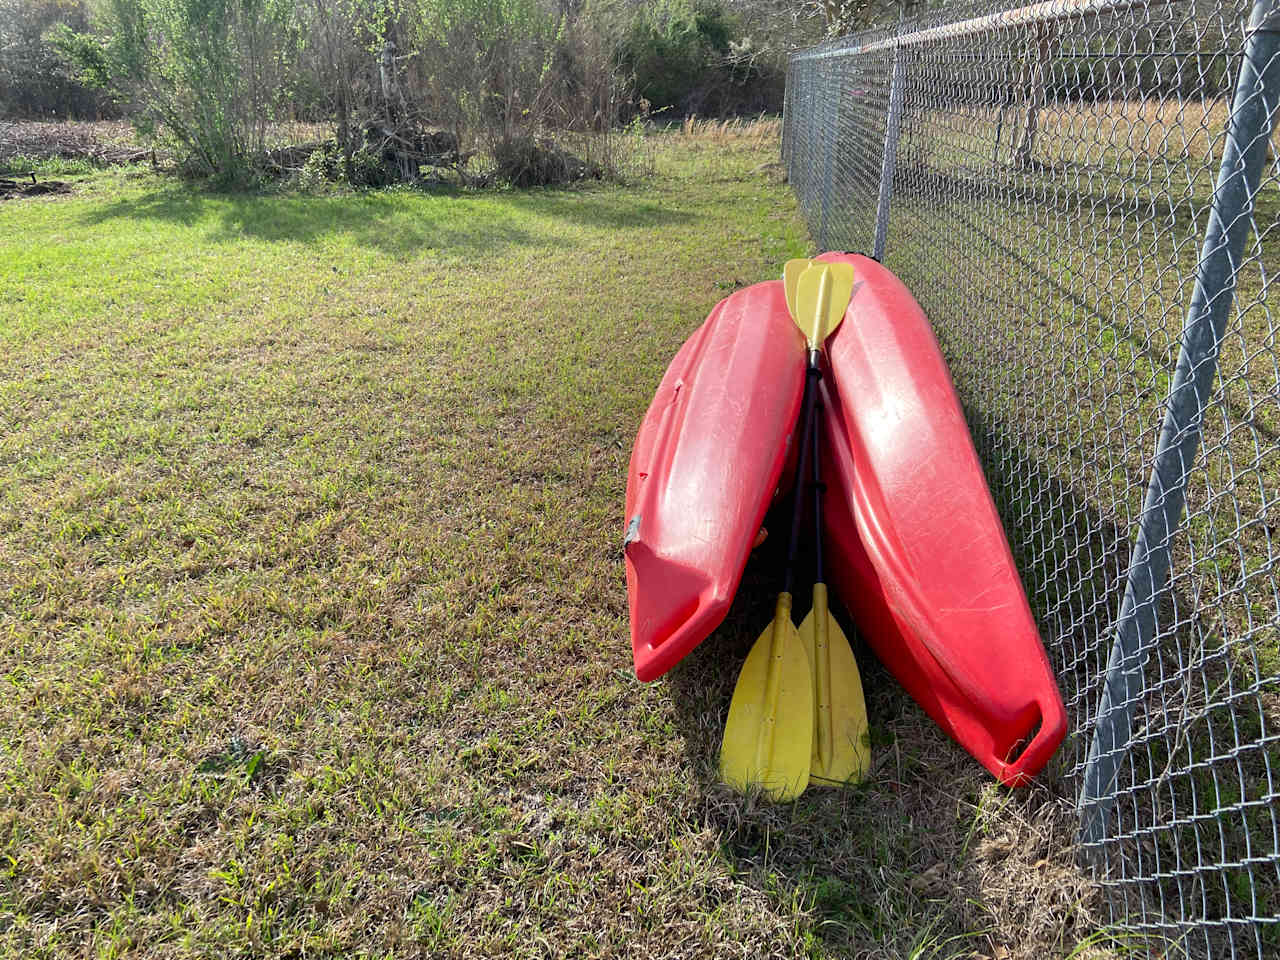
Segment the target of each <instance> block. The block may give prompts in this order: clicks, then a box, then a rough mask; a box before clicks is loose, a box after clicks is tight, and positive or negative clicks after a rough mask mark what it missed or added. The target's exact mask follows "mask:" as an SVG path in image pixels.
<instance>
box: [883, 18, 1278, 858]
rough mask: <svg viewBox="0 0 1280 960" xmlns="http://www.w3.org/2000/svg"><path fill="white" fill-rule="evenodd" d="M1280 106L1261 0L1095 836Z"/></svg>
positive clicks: (1133, 600) (1136, 552)
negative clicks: (1275, 117) (1276, 114)
mask: <svg viewBox="0 0 1280 960" xmlns="http://www.w3.org/2000/svg"><path fill="white" fill-rule="evenodd" d="M1278 105H1280V0H1255V3H1254V5H1253V14H1252V16H1251V17H1250V20H1249V28H1248V40H1247V42H1246V44H1245V55H1244V61H1243V63H1242V64H1241V67H1240V77H1239V81H1238V83H1237V85H1236V91H1235V99H1234V102H1233V104H1232V108H1231V119H1230V122H1229V126H1228V133H1227V142H1226V146H1225V149H1224V151H1223V157H1222V166H1221V168H1220V169H1219V171H1218V180H1217V185H1216V187H1215V189H1214V194H1213V204H1212V206H1211V208H1210V211H1209V225H1208V229H1207V230H1206V232H1205V238H1204V245H1203V246H1202V247H1201V250H1200V261H1199V264H1198V265H1197V268H1196V281H1195V289H1194V291H1193V292H1192V296H1191V305H1190V307H1189V309H1188V310H1187V319H1186V323H1185V325H1184V326H1183V331H1182V346H1181V348H1180V351H1179V354H1178V365H1177V368H1176V370H1175V371H1174V376H1173V385H1172V387H1171V388H1170V391H1169V399H1168V406H1167V408H1166V412H1165V419H1164V424H1163V426H1162V427H1161V430H1160V440H1159V442H1158V443H1157V445H1156V458H1155V464H1154V467H1153V469H1152V472H1151V480H1150V483H1149V485H1148V487H1147V495H1146V502H1145V503H1144V504H1143V508H1142V516H1141V518H1140V520H1139V525H1138V537H1137V543H1136V544H1135V546H1134V549H1133V557H1132V560H1131V561H1130V565H1129V573H1128V580H1127V583H1126V584H1125V593H1124V601H1123V602H1122V604H1121V607H1120V616H1119V620H1118V623H1117V626H1116V638H1115V642H1114V645H1113V646H1112V648H1111V656H1110V660H1109V662H1108V665H1107V677H1106V681H1105V685H1104V687H1103V691H1102V703H1101V705H1100V706H1099V708H1098V716H1097V720H1096V721H1095V726H1094V735H1093V741H1092V743H1091V744H1090V747H1089V759H1088V762H1087V765H1086V767H1085V771H1084V783H1083V786H1082V788H1081V793H1080V800H1079V810H1080V814H1081V817H1082V823H1081V838H1082V840H1083V841H1084V842H1085V843H1097V842H1098V841H1100V840H1101V839H1103V838H1104V837H1105V836H1107V832H1108V830H1107V828H1108V820H1109V818H1110V812H1111V807H1112V803H1113V800H1114V797H1113V796H1112V791H1113V790H1114V787H1115V779H1116V775H1117V773H1118V771H1119V768H1120V764H1121V761H1122V759H1123V755H1124V753H1125V751H1126V750H1127V748H1128V744H1129V741H1130V738H1131V737H1132V734H1133V720H1134V714H1135V712H1136V710H1137V705H1138V701H1139V699H1140V698H1141V697H1142V695H1143V691H1144V684H1143V670H1144V668H1145V666H1146V660H1147V656H1148V653H1149V650H1150V645H1151V643H1152V641H1153V639H1154V637H1155V634H1156V627H1157V623H1156V620H1157V616H1156V602H1157V597H1158V596H1159V594H1160V592H1161V590H1163V588H1164V586H1165V584H1166V582H1167V579H1168V575H1169V566H1170V548H1171V540H1172V538H1173V535H1174V533H1175V532H1176V530H1177V528H1178V526H1179V524H1180V523H1181V521H1182V513H1183V509H1184V507H1185V504H1186V482H1187V475H1188V473H1189V472H1190V470H1191V467H1192V465H1193V463H1194V461H1195V457H1196V452H1197V450H1198V449H1199V445H1200V432H1201V422H1202V418H1203V414H1204V409H1205V406H1206V404H1207V403H1208V402H1209V398H1210V393H1211V390H1212V387H1213V380H1214V376H1215V374H1216V372H1217V365H1218V352H1219V348H1220V346H1221V343H1222V337H1223V334H1224V331H1225V327H1226V321H1227V315H1228V312H1229V311H1230V309H1231V305H1232V301H1233V299H1234V294H1235V284H1236V270H1237V269H1238V264H1239V263H1240V256H1241V254H1242V252H1243V250H1244V245H1245V241H1246V240H1247V239H1248V233H1249V228H1250V225H1251V223H1252V217H1251V211H1252V209H1253V204H1254V198H1255V196H1256V194H1257V192H1258V186H1259V183H1260V181H1261V176H1262V168H1263V166H1264V165H1265V162H1266V157H1267V144H1268V143H1269V141H1270V139H1271V134H1272V128H1273V123H1272V121H1273V115H1274V113H1275V112H1276V108H1277V106H1278ZM882 194H883V187H882Z"/></svg>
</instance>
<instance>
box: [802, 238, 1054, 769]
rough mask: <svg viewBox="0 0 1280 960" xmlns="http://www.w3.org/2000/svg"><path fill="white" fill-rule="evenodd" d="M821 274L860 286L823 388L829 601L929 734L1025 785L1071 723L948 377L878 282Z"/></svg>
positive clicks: (862, 275) (915, 322)
mask: <svg viewBox="0 0 1280 960" xmlns="http://www.w3.org/2000/svg"><path fill="white" fill-rule="evenodd" d="M818 259H820V260H824V261H839V260H844V261H847V262H851V263H852V264H853V265H854V269H855V271H856V272H857V277H858V280H859V284H858V285H857V287H856V288H855V291H854V295H853V299H852V300H851V302H850V304H849V309H848V311H847V312H846V313H845V319H844V323H842V324H841V325H840V327H839V329H838V330H836V332H835V334H834V335H832V337H831V339H830V340H828V341H827V356H828V360H829V364H830V372H831V375H830V377H828V378H824V388H825V404H824V425H823V436H824V441H825V443H826V450H827V455H826V456H825V457H824V458H823V462H824V466H825V468H826V469H825V473H826V478H825V479H826V484H827V489H828V495H827V497H826V502H827V513H826V530H827V547H828V554H829V565H828V570H829V571H830V577H831V580H832V582H833V583H834V584H835V587H836V593H837V594H838V596H839V597H840V599H841V600H842V601H843V602H844V604H845V606H846V607H848V609H849V612H850V613H851V614H852V615H853V617H854V619H855V620H856V621H857V623H858V626H859V628H860V632H861V634H862V636H863V637H864V638H865V639H866V641H867V643H868V644H869V645H870V646H871V648H872V649H873V650H874V651H875V652H876V655H877V656H878V657H879V658H880V660H881V662H883V663H884V664H885V666H887V667H888V668H889V670H890V671H891V672H892V673H893V674H894V676H895V677H897V679H898V681H899V682H900V683H901V684H902V685H903V686H904V687H905V688H906V689H907V692H908V693H910V694H911V696H912V698H913V699H914V700H915V701H916V702H917V703H919V704H920V706H921V707H923V708H924V710H925V712H926V713H928V714H929V716H930V717H932V718H933V720H934V722H936V723H937V724H938V725H939V726H940V727H942V729H943V730H945V731H947V733H949V734H950V735H951V736H952V737H953V738H954V739H955V740H956V741H957V742H958V743H960V745H961V746H963V747H964V748H965V749H966V750H968V751H969V752H970V753H971V754H973V756H974V757H976V758H977V759H978V760H979V761H980V762H981V763H982V765H983V766H984V767H986V768H987V769H988V770H990V771H991V772H992V773H993V774H994V775H995V776H996V777H997V778H998V779H999V780H1000V781H1001V782H1002V783H1006V784H1009V785H1011V786H1016V785H1020V784H1024V783H1026V782H1027V780H1028V778H1030V777H1031V776H1034V775H1035V774H1036V773H1037V772H1039V771H1040V769H1041V768H1042V767H1043V766H1044V765H1045V763H1047V762H1048V760H1049V758H1050V757H1051V756H1052V755H1053V752H1054V751H1055V750H1056V749H1057V747H1058V744H1059V743H1061V741H1062V738H1063V736H1064V735H1065V733H1066V728H1067V717H1066V711H1065V709H1064V708H1063V704H1062V697H1061V695H1060V694H1059V692H1058V686H1057V683H1056V682H1055V680H1054V677H1053V672H1052V671H1051V669H1050V667H1049V662H1048V659H1047V658H1046V656H1045V652H1044V647H1043V645H1042V644H1041V642H1040V634H1039V631H1038V630H1037V629H1036V624H1035V620H1034V618H1033V617H1032V614H1031V610H1030V608H1029V606H1028V605H1027V599H1026V595H1025V593H1024V591H1023V588H1022V582H1021V580H1020V579H1019V577H1018V571H1017V568H1016V567H1015V566H1014V562H1013V556H1012V554H1011V553H1010V551H1009V545H1008V542H1007V541H1006V540H1005V536H1004V528H1003V526H1002V525H1001V523H1000V517H999V515H998V514H997V513H996V508H995V504H994V503H993V502H992V499H991V494H990V492H989V491H988V489H987V484H986V479H985V477H984V476H983V473H982V467H981V465H980V464H979V462H978V456H977V453H976V451H975V450H974V448H973V442H972V440H971V439H970V436H969V429H968V426H967V425H966V423H965V419H964V414H963V412H962V410H961V408H960V403H959V400H958V399H957V397H956V394H955V389H954V387H953V386H952V383H951V376H950V374H949V373H948V371H947V367H946V362H945V361H944V359H943V357H942V352H941V351H940V350H939V349H938V344H937V341H936V339H935V338H934V335H933V330H932V328H931V327H930V325H929V321H928V318H927V317H925V315H924V311H922V310H921V309H920V305H919V304H918V303H916V301H915V298H914V297H912V296H911V293H910V292H909V291H908V290H907V288H906V287H905V286H904V285H903V284H902V282H901V281H900V280H899V279H898V278H897V277H895V276H894V275H893V274H892V273H890V272H889V271H888V270H887V269H886V268H885V267H883V266H881V265H880V264H879V263H877V262H876V261H874V260H871V259H868V258H867V257H860V256H856V255H852V254H846V255H841V254H825V255H823V256H822V257H819V258H818ZM832 380H833V381H834V383H830V382H829V381H832Z"/></svg>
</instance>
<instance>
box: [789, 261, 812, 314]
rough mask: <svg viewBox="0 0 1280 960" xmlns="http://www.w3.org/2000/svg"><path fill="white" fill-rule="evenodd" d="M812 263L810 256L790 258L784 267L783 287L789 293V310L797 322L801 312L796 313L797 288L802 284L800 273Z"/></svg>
mask: <svg viewBox="0 0 1280 960" xmlns="http://www.w3.org/2000/svg"><path fill="white" fill-rule="evenodd" d="M812 263H813V261H812V260H810V259H809V258H808V257H798V258H796V259H795V260H788V261H787V263H786V266H784V267H783V268H782V288H783V289H784V290H785V291H786V293H787V310H788V311H790V313H791V319H792V320H795V321H797V322H799V319H800V314H798V313H796V309H797V308H796V288H797V287H799V286H800V274H802V273H804V272H805V271H806V270H808V269H809V265H810V264H812Z"/></svg>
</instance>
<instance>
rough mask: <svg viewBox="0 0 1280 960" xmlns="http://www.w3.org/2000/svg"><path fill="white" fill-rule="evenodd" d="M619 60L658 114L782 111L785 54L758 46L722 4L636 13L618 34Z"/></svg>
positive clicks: (694, 0) (683, 4) (699, 2)
mask: <svg viewBox="0 0 1280 960" xmlns="http://www.w3.org/2000/svg"><path fill="white" fill-rule="evenodd" d="M619 59H620V61H621V63H622V65H623V66H624V68H625V69H626V70H627V71H628V72H630V73H631V74H632V75H634V77H635V86H636V92H637V94H638V95H639V96H641V97H643V98H644V99H645V100H647V101H648V102H649V103H650V104H651V106H652V108H653V109H655V110H666V109H669V110H673V111H674V112H676V113H677V114H685V115H688V114H694V113H698V114H704V115H705V114H712V115H726V114H732V113H741V112H750V113H759V112H760V111H762V110H778V109H780V107H781V104H782V85H783V82H784V79H785V69H786V68H785V55H784V53H783V52H782V50H781V49H774V48H765V47H763V46H760V45H757V44H755V43H754V42H753V41H752V39H751V37H750V36H748V35H746V34H745V33H744V28H743V23H742V20H741V18H740V16H739V15H738V14H737V13H734V12H731V11H730V10H728V9H727V8H726V7H724V6H722V5H721V4H720V2H719V0H661V2H659V3H656V4H653V5H647V6H643V7H640V8H638V9H637V10H636V12H635V13H634V15H633V17H632V19H631V20H630V22H629V23H628V24H627V25H626V27H625V28H624V30H623V31H622V35H621V38H620V42H619Z"/></svg>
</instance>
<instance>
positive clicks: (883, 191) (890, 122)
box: [871, 42, 906, 261]
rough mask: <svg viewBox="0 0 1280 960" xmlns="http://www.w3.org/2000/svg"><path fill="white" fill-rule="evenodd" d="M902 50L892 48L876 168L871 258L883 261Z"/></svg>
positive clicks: (898, 121) (895, 154) (898, 118)
mask: <svg viewBox="0 0 1280 960" xmlns="http://www.w3.org/2000/svg"><path fill="white" fill-rule="evenodd" d="M903 61H904V55H903V52H902V47H901V45H900V44H898V43H896V42H895V43H894V45H893V72H892V76H891V79H890V80H889V116H888V118H887V119H886V120H885V130H884V157H883V160H882V162H881V164H880V196H879V199H878V200H877V201H876V238H875V244H874V246H873V247H872V251H871V256H873V257H875V258H876V259H877V260H880V261H883V260H884V244H885V239H886V237H887V236H888V233H889V200H890V197H891V196H892V195H893V171H894V168H895V167H896V166H897V163H898V132H899V130H900V129H901V126H902V88H903V85H904V82H905V79H906V65H905V63H904V62H903Z"/></svg>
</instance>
